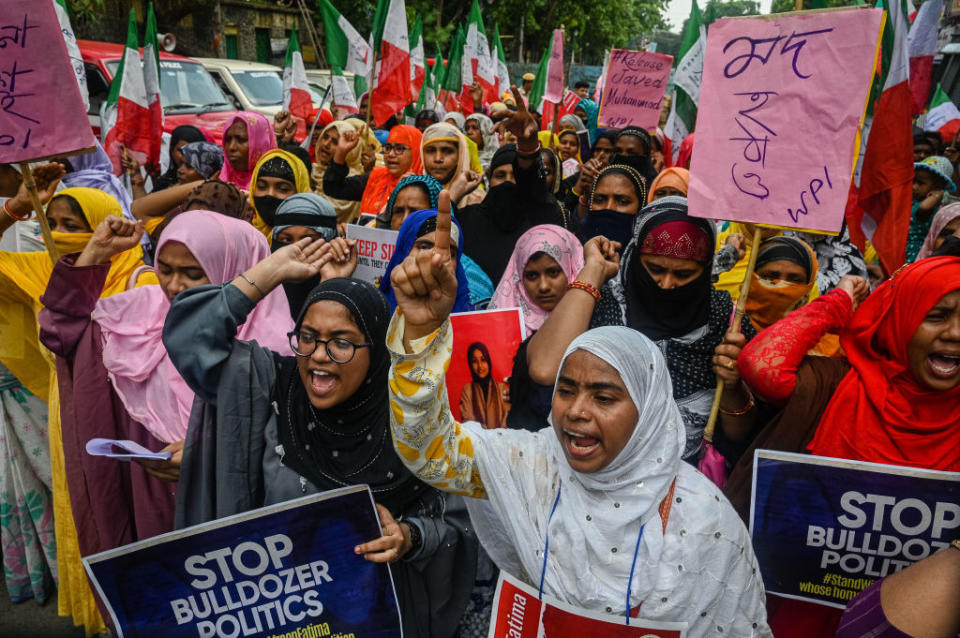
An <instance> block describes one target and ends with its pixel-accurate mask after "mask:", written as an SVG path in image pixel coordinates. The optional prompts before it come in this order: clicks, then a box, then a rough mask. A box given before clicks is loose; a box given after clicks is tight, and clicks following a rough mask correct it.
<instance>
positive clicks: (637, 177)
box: [580, 155, 647, 254]
mask: <svg viewBox="0 0 960 638" xmlns="http://www.w3.org/2000/svg"><path fill="white" fill-rule="evenodd" d="M615 159H617V160H620V159H624V158H623V157H622V156H620V155H617V156H616V158H615ZM608 175H621V176H623V177H626V178H627V180H629V182H630V184H632V185H633V192H634V194H635V195H636V196H637V201H639V202H640V208H641V209H642V208H643V205H644V204H645V203H646V201H647V184H646V181H645V180H644V178H643V176H642V175H641V174H640V173H639V172H638V171H637V170H636V169H635V168H634V167H632V166H630V165H628V164H621V163H613V164H610V165H608V166H607V167H606V168H604V169H603V170H602V171H600V172H599V173H598V174H597V177H596V178H595V179H594V180H593V186H591V187H590V192H591V193H593V192H594V191H595V190H596V189H597V184H599V183H600V180H602V179H603V178H604V177H607V176H608ZM639 214H640V212H639V211H638V212H637V213H636V214H631V213H621V212H619V211H615V210H610V209H603V210H596V209H594V208H593V201H592V199H591V202H590V208H589V210H588V211H587V215H586V217H584V218H583V222H582V224H581V227H580V239H581V240H582V241H583V242H587V241H589V240H590V239H592V238H593V237H597V236H600V235H602V236H603V237H606V238H607V239H610V240H613V241H616V242H619V243H620V253H621V254H623V251H624V250H625V249H626V247H627V244H629V243H630V239H631V237H632V236H633V226H634V222H635V221H636V219H637V215H639Z"/></svg>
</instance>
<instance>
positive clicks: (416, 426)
mask: <svg viewBox="0 0 960 638" xmlns="http://www.w3.org/2000/svg"><path fill="white" fill-rule="evenodd" d="M403 330H404V319H403V316H402V315H401V314H400V312H399V311H398V312H396V313H394V315H393V319H392V320H391V321H390V327H389V328H388V330H387V347H388V349H389V350H390V357H391V359H392V362H391V366H390V429H391V430H392V432H393V444H394V446H395V447H396V448H397V453H398V454H399V455H400V458H401V459H403V462H404V464H405V465H406V466H407V468H409V469H410V471H411V472H413V473H414V474H416V475H417V476H418V477H419V478H420V479H421V480H423V481H424V482H426V483H429V484H430V485H432V486H434V487H435V488H437V489H440V490H444V491H446V492H451V493H453V494H461V495H463V496H472V497H474V498H484V497H485V496H486V492H485V491H484V488H483V481H482V480H481V479H480V472H479V470H478V469H477V461H476V458H475V456H474V450H473V444H474V442H473V440H472V439H471V438H470V435H469V433H468V432H467V431H466V430H465V429H464V428H461V427H460V424H459V423H457V422H456V420H454V418H453V415H452V414H451V413H450V403H449V401H448V400H447V387H446V383H445V378H446V373H447V368H448V367H449V366H450V353H451V352H452V351H453V329H452V328H451V327H450V320H449V319H447V320H446V321H445V322H444V323H443V325H442V326H440V328H439V329H437V331H436V332H434V333H433V334H431V335H428V336H426V337H424V338H422V339H417V340H416V341H412V342H411V343H410V346H411V348H412V349H413V353H412V354H406V350H405V349H404V347H403Z"/></svg>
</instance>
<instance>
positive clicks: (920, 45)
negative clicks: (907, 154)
mask: <svg viewBox="0 0 960 638" xmlns="http://www.w3.org/2000/svg"><path fill="white" fill-rule="evenodd" d="M942 11H943V0H926V2H924V3H923V5H921V7H920V10H919V11H918V12H917V17H916V18H915V19H914V21H913V25H911V26H910V32H909V35H907V48H908V49H909V51H910V93H911V95H912V96H913V115H917V114H919V113H923V107H925V106H926V105H927V98H928V97H929V95H930V82H931V79H932V76H933V56H934V55H936V53H937V34H938V33H939V32H940V13H941V12H942Z"/></svg>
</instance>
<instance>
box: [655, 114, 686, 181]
mask: <svg viewBox="0 0 960 638" xmlns="http://www.w3.org/2000/svg"><path fill="white" fill-rule="evenodd" d="M653 139H654V140H656V143H657V146H659V147H660V152H661V153H662V154H663V166H664V168H670V167H671V166H673V142H671V141H670V138H669V137H667V135H666V133H664V132H663V129H662V128H660V127H659V126H658V127H657V131H656V133H655V134H654V136H653ZM688 181H689V180H688Z"/></svg>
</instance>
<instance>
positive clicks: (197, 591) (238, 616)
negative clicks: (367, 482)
mask: <svg viewBox="0 0 960 638" xmlns="http://www.w3.org/2000/svg"><path fill="white" fill-rule="evenodd" d="M380 535H381V531H380V525H379V522H378V518H377V513H376V510H375V509H374V502H373V495H372V494H371V493H370V490H369V489H368V488H367V487H366V486H355V487H348V488H343V489H340V490H334V491H331V492H325V493H323V494H315V495H312V496H307V497H304V498H300V499H296V500H293V501H289V502H287V503H281V504H278V505H272V506H269V507H265V508H262V509H258V510H253V511H251V512H246V513H244V514H238V515H235V516H230V517H227V518H224V519H220V520H217V521H212V522H209V523H204V524H202V525H196V526H194V527H189V528H186V529H183V530H180V531H176V532H170V533H168V534H163V535H161V536H157V537H156V538H151V539H148V540H145V541H141V542H139V543H134V544H132V545H127V546H125V547H120V548H117V549H113V550H110V551H107V552H103V553H100V554H95V555H93V556H88V557H86V558H84V559H83V562H84V565H85V567H86V568H87V573H88V574H89V575H90V579H91V581H92V582H93V584H94V586H95V587H96V589H97V592H98V594H99V595H100V597H101V599H102V600H103V601H104V604H105V605H106V608H107V610H108V611H109V613H110V617H111V618H112V619H113V623H114V626H115V627H116V630H117V635H118V636H119V638H145V637H148V636H149V637H156V636H165V637H167V636H169V637H171V638H177V637H186V636H191V637H193V638H197V637H199V638H211V637H212V636H234V637H235V636H245V637H251V636H263V637H269V636H289V635H294V636H302V637H323V636H350V635H353V636H357V637H361V636H362V637H363V638H377V637H383V638H386V637H387V636H390V637H393V636H399V635H400V612H399V610H398V608H397V602H396V593H395V591H394V588H393V580H392V578H391V575H390V568H389V566H388V565H386V564H383V563H372V562H370V561H367V560H366V559H364V558H363V557H362V556H359V555H357V554H355V553H354V551H353V548H354V547H355V546H356V545H358V544H360V543H365V542H368V541H370V540H373V539H375V538H378V537H379V536H380Z"/></svg>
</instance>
